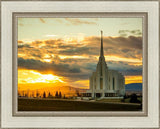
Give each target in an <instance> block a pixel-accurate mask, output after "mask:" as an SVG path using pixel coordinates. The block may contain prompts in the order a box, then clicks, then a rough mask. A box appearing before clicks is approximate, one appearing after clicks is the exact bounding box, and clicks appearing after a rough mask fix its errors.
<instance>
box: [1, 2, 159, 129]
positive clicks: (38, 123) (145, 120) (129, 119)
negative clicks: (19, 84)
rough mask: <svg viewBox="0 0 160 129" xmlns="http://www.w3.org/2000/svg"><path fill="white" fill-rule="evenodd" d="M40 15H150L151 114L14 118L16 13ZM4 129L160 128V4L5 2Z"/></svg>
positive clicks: (3, 49)
mask: <svg viewBox="0 0 160 129" xmlns="http://www.w3.org/2000/svg"><path fill="white" fill-rule="evenodd" d="M36 12H38V13H53V12H54V13H56V12H58V13H62V12H68V13H69V12H70V13H72V12H73V13H74V12H80V13H84V12H88V13H94V12H98V13H111V12H112V13H147V17H148V25H147V28H148V36H147V39H148V49H147V48H146V49H147V54H148V59H147V60H148V69H147V71H148V74H147V75H148V77H147V78H148V80H147V84H148V87H147V91H148V93H147V96H146V97H147V98H148V99H147V100H148V101H147V104H148V106H147V105H146V106H147V115H145V116H138V114H136V116H123V114H125V112H124V113H123V114H122V115H119V116H99V117H96V116H85V115H84V116H56V117H54V116H40V115H39V116H36V117H35V116H34V117H33V116H32V114H31V115H30V116H13V110H12V109H13V104H14V101H13V100H14V99H13V94H14V93H13V87H12V86H13V75H14V74H15V73H14V72H15V70H14V68H13V63H12V62H13V58H12V57H13V55H14V51H13V50H14V49H12V48H13V44H12V42H13V39H14V37H13V32H14V31H13V14H14V13H31V14H32V13H36ZM153 21H154V22H153ZM146 41H147V40H146ZM153 86H154V88H153ZM62 113H63V112H62ZM1 128H159V1H1Z"/></svg>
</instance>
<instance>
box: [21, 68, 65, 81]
mask: <svg viewBox="0 0 160 129" xmlns="http://www.w3.org/2000/svg"><path fill="white" fill-rule="evenodd" d="M57 82H61V83H64V81H63V78H62V77H59V76H55V75H52V74H41V73H39V72H37V71H35V70H24V69H23V70H18V83H57Z"/></svg>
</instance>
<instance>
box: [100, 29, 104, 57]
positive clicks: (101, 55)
mask: <svg viewBox="0 0 160 129" xmlns="http://www.w3.org/2000/svg"><path fill="white" fill-rule="evenodd" d="M103 56H104V54H103V31H101V52H100V57H103Z"/></svg>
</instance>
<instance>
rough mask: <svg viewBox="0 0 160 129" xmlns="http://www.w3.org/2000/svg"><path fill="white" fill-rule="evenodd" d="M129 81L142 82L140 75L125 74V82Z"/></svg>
mask: <svg viewBox="0 0 160 129" xmlns="http://www.w3.org/2000/svg"><path fill="white" fill-rule="evenodd" d="M129 83H142V75H137V76H125V84H129Z"/></svg>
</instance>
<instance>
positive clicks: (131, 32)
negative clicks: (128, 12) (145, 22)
mask: <svg viewBox="0 0 160 129" xmlns="http://www.w3.org/2000/svg"><path fill="white" fill-rule="evenodd" d="M119 34H120V36H128V35H135V36H142V32H141V31H140V30H119Z"/></svg>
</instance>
